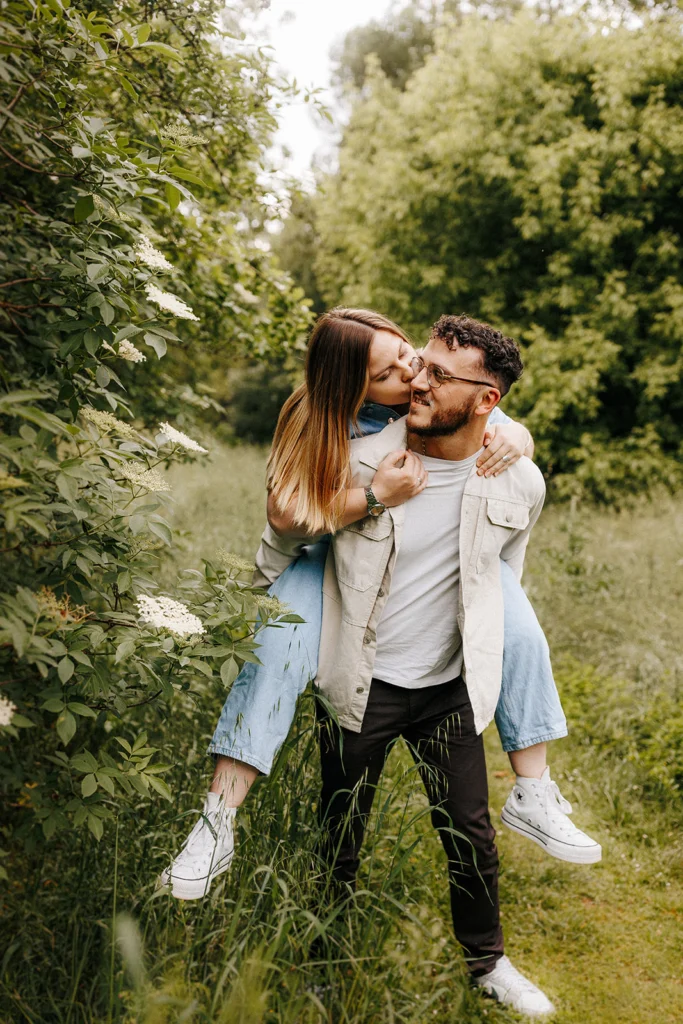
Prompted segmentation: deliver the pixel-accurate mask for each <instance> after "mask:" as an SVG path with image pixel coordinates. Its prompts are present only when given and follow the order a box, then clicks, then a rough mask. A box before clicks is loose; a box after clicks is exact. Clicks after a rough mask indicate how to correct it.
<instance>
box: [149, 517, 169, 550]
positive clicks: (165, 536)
mask: <svg viewBox="0 0 683 1024" xmlns="http://www.w3.org/2000/svg"><path fill="white" fill-rule="evenodd" d="M148 525H149V528H150V530H151V531H152V533H153V534H155V535H156V536H157V537H159V538H160V539H161V540H163V541H164V543H165V544H169V545H170V544H172V543H173V534H172V533H171V531H170V530H169V528H168V526H166V523H159V522H157V521H156V520H154V519H150V520H149V524H148Z"/></svg>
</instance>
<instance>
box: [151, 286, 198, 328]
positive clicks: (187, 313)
mask: <svg viewBox="0 0 683 1024" xmlns="http://www.w3.org/2000/svg"><path fill="white" fill-rule="evenodd" d="M146 292H147V298H148V299H149V300H150V302H156V304H157V306H158V307H159V309H165V310H166V312H167V313H172V314H173V316H177V317H179V318H180V319H181V320H199V317H198V316H195V315H194V313H193V312H192V310H191V309H190V307H189V306H188V305H187V303H186V302H183V300H182V299H179V298H178V296H177V295H173V293H172V292H162V290H161V288H157V286H156V285H155V284H148V285H147V288H146Z"/></svg>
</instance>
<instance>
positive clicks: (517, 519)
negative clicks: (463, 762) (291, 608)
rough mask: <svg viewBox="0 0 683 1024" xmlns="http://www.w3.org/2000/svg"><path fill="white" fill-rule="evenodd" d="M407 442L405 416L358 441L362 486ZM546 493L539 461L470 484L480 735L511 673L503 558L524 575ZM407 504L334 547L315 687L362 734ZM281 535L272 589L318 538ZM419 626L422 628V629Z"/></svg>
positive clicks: (470, 637)
mask: <svg viewBox="0 0 683 1024" xmlns="http://www.w3.org/2000/svg"><path fill="white" fill-rule="evenodd" d="M406 445H407V433H406V418H405V417H403V418H401V419H399V420H396V422H395V423H390V424H389V425H388V426H387V427H385V428H384V430H382V431H381V432H380V433H378V434H371V435H368V436H367V437H361V438H356V439H354V440H352V441H351V470H352V475H353V486H354V487H368V486H370V484H371V483H372V478H373V477H374V475H375V472H376V471H377V468H378V467H379V464H380V462H381V461H382V460H383V459H384V458H385V456H386V455H388V454H389V453H390V452H393V451H396V450H397V449H400V448H405V447H406ZM544 497H545V482H544V480H543V476H542V474H541V472H540V470H539V469H538V467H537V466H535V465H534V463H533V462H532V461H531V460H530V459H528V458H526V457H523V458H521V459H520V460H519V461H518V462H516V463H515V464H514V465H513V466H511V467H510V468H509V469H508V470H506V471H505V472H504V473H501V474H500V475H499V476H496V477H489V478H486V477H480V476H477V473H476V467H474V468H473V470H472V472H471V474H470V476H469V477H468V479H467V482H466V484H465V490H464V494H463V497H462V507H461V517H460V587H459V596H458V604H457V608H456V607H454V608H453V614H454V615H457V619H458V625H459V627H460V633H461V636H462V645H463V664H464V668H463V675H464V677H465V681H466V683H467V689H468V693H469V696H470V700H471V702H472V708H473V711H474V720H475V725H476V728H477V732H481V731H482V730H483V729H485V728H486V726H487V725H488V724H489V722H490V721H491V719H492V718H493V714H494V712H495V709H496V704H497V703H498V696H499V693H500V685H501V678H502V669H503V593H502V588H501V582H500V559H501V558H502V559H504V560H505V561H506V562H507V563H508V565H510V567H511V568H512V569H513V571H514V572H515V574H516V576H517V578H518V579H521V576H522V568H523V565H524V555H525V552H526V546H527V543H528V541H529V534H530V532H531V529H532V527H533V525H534V523H535V522H536V520H537V519H538V517H539V515H540V512H541V509H542V507H543V499H544ZM404 518H405V507H404V506H403V505H397V506H396V508H391V509H388V510H387V511H386V512H383V513H382V515H380V516H378V517H376V518H375V517H373V516H369V515H368V516H366V517H365V518H364V519H361V520H359V521H358V522H356V523H352V524H351V525H350V526H347V527H345V528H344V529H343V530H339V531H338V532H337V533H336V534H334V536H333V538H332V543H331V544H330V550H329V554H328V556H327V562H326V565H325V577H324V583H323V622H322V634H321V638H320V653H319V663H318V674H317V676H316V683H317V685H318V686H319V687H320V690H321V692H322V693H323V694H324V695H325V696H326V697H327V699H328V700H329V701H330V703H331V704H332V705H333V707H334V708H335V709H336V711H337V714H338V717H339V722H340V724H341V725H342V726H344V727H345V728H346V729H349V730H351V732H360V730H361V726H362V724H363V716H364V714H365V708H366V706H367V702H368V694H369V692H370V683H371V681H372V675H373V666H374V663H375V653H376V647H377V625H378V623H379V620H380V617H381V615H382V610H383V608H384V605H385V602H386V599H387V594H388V593H389V589H390V587H391V576H392V573H393V570H394V566H395V564H396V556H397V554H398V551H399V550H400V547H401V535H402V531H403V522H404ZM317 539H318V538H316V537H309V538H291V537H290V538H285V537H280V536H279V535H278V534H277V533H275V531H274V530H273V529H272V527H270V526H267V527H266V529H265V531H264V534H263V538H262V541H261V546H260V548H259V551H258V554H257V556H256V566H257V570H256V574H255V577H254V582H255V583H256V584H257V585H259V586H268V585H270V583H272V582H273V581H274V580H276V579H277V577H278V576H279V575H280V574H281V573H282V572H283V571H284V569H286V567H287V566H288V565H289V563H290V562H291V561H292V560H293V559H294V558H296V557H297V555H298V554H299V552H300V551H301V548H302V547H303V546H304V545H305V544H307V543H311V542H312V541H314V540H317ZM419 628H420V623H419V622H416V623H415V629H416V630H419Z"/></svg>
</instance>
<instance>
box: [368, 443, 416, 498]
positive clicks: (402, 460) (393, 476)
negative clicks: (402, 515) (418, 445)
mask: <svg viewBox="0 0 683 1024" xmlns="http://www.w3.org/2000/svg"><path fill="white" fill-rule="evenodd" d="M428 479H429V473H428V472H427V470H426V469H425V468H424V466H423V464H422V460H421V458H420V456H419V455H416V454H415V452H411V451H407V450H402V451H397V452H391V453H390V454H389V455H387V456H386V458H384V459H383V460H382V462H381V463H380V465H379V469H378V470H377V472H376V473H375V475H374V477H373V479H372V484H371V485H370V486H371V487H372V493H373V494H374V495H375V497H376V498H377V500H378V501H381V502H382V504H384V505H386V506H387V508H394V507H395V506H396V505H402V504H403V502H404V501H408V499H409V498H414V497H415V495H416V494H419V493H420V491H423V490H424V489H425V487H426V486H427V480H428Z"/></svg>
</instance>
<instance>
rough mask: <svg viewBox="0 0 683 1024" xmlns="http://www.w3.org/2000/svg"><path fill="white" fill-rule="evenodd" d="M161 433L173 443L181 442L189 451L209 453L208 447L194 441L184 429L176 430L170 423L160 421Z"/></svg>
mask: <svg viewBox="0 0 683 1024" xmlns="http://www.w3.org/2000/svg"><path fill="white" fill-rule="evenodd" d="M159 433H160V434H163V435H164V437H165V438H166V440H167V441H170V442H171V444H179V445H180V447H181V448H185V450H186V451H188V452H201V454H202V455H207V454H208V449H206V448H202V446H201V445H200V444H197V442H196V441H193V440H192V438H191V437H188V436H187V434H183V432H182V430H176V428H175V427H172V426H171V424H170V423H160V424H159Z"/></svg>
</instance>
